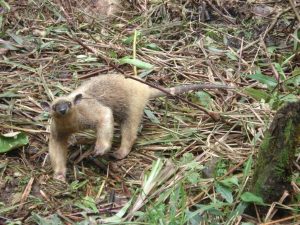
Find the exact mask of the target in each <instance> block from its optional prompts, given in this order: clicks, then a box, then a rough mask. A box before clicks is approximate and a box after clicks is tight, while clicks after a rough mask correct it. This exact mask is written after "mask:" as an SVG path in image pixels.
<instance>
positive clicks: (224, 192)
mask: <svg viewBox="0 0 300 225" xmlns="http://www.w3.org/2000/svg"><path fill="white" fill-rule="evenodd" d="M216 191H217V193H220V194H221V196H222V197H223V198H224V199H225V200H226V201H227V202H228V203H232V202H233V196H232V192H231V190H230V189H229V188H227V187H225V186H223V185H222V184H220V183H217V184H216Z"/></svg>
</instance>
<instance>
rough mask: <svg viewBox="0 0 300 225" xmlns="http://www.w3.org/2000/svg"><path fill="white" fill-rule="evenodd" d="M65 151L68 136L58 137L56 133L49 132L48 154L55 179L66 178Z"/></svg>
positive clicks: (66, 151)
mask: <svg viewBox="0 0 300 225" xmlns="http://www.w3.org/2000/svg"><path fill="white" fill-rule="evenodd" d="M67 153H68V137H58V135H55V134H51V135H50V140H49V155H50V159H51V164H52V168H53V170H54V178H55V179H58V180H62V181H65V180H66V171H67V167H66V164H67Z"/></svg>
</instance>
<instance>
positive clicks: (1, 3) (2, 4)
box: [0, 0, 10, 11]
mask: <svg viewBox="0 0 300 225" xmlns="http://www.w3.org/2000/svg"><path fill="white" fill-rule="evenodd" d="M0 5H1V6H2V7H3V8H5V9H7V10H8V11H10V5H9V4H8V3H7V2H6V1H4V0H0Z"/></svg>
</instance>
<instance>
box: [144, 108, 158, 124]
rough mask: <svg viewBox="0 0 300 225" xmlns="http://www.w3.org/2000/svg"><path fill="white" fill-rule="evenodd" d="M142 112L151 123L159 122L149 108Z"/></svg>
mask: <svg viewBox="0 0 300 225" xmlns="http://www.w3.org/2000/svg"><path fill="white" fill-rule="evenodd" d="M144 112H145V114H146V115H147V117H148V118H149V119H150V120H151V122H152V123H155V124H159V123H160V122H159V120H158V119H157V117H156V116H155V115H154V113H153V112H152V111H151V110H149V109H145V110H144Z"/></svg>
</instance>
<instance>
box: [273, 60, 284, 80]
mask: <svg viewBox="0 0 300 225" xmlns="http://www.w3.org/2000/svg"><path fill="white" fill-rule="evenodd" d="M274 67H275V69H276V70H277V72H278V73H279V76H280V78H281V79H282V80H285V79H286V75H285V73H284V71H283V69H282V66H281V65H280V64H279V63H274Z"/></svg>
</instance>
